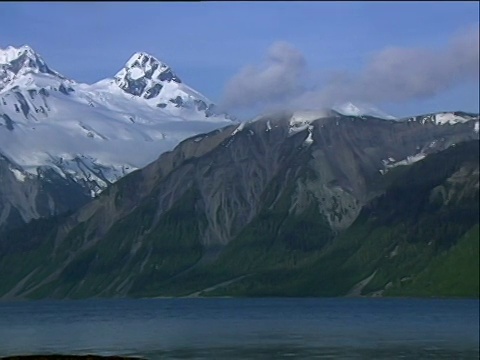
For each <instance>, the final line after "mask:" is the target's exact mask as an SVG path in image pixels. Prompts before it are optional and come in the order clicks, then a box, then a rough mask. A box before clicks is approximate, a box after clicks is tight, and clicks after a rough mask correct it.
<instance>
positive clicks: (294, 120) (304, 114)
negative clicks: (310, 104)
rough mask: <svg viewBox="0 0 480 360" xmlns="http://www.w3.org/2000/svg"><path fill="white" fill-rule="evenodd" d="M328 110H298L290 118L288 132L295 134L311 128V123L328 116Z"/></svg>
mask: <svg viewBox="0 0 480 360" xmlns="http://www.w3.org/2000/svg"><path fill="white" fill-rule="evenodd" d="M329 115H330V114H329V112H328V111H326V110H324V111H318V110H317V111H313V110H311V111H296V112H294V113H293V115H292V117H291V118H290V122H289V128H288V133H289V134H294V133H297V132H300V131H304V130H306V129H308V128H309V126H310V124H311V123H312V122H313V121H315V120H318V119H321V118H324V117H328V116H329Z"/></svg>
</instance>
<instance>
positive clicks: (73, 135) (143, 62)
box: [0, 46, 234, 195]
mask: <svg viewBox="0 0 480 360" xmlns="http://www.w3.org/2000/svg"><path fill="white" fill-rule="evenodd" d="M232 121H234V120H233V119H232V118H230V117H229V116H228V115H227V114H225V113H220V112H218V111H217V109H216V108H215V105H214V104H212V102H211V101H209V100H208V99H207V98H206V97H205V96H203V95H202V94H200V93H198V92H197V91H195V90H194V89H192V88H190V87H189V86H187V85H186V84H184V83H183V82H182V81H181V80H180V78H179V77H178V76H177V75H176V74H175V73H174V72H173V70H172V69H171V68H170V67H169V66H168V65H166V64H164V63H163V62H161V61H159V60H158V59H156V58H155V57H153V56H151V55H149V54H146V53H135V54H134V55H133V56H132V57H131V58H130V59H129V60H128V61H127V63H126V64H125V66H124V67H123V68H122V69H121V70H120V71H118V72H117V74H116V75H115V76H114V77H112V78H108V79H104V80H101V81H99V82H97V83H95V84H82V83H77V82H75V81H73V80H70V79H68V78H67V77H65V76H63V75H62V74H60V73H58V72H57V71H55V70H53V69H51V68H50V67H49V66H48V65H47V64H46V62H45V61H44V60H43V59H42V57H41V56H40V55H39V54H37V53H36V52H35V51H33V50H32V49H31V48H30V47H29V46H22V47H20V48H14V47H8V48H7V49H5V50H1V49H0V153H1V154H3V155H4V156H5V157H6V158H8V159H9V160H10V161H11V162H13V163H15V164H16V165H18V167H19V169H21V170H20V172H18V170H17V172H16V173H15V174H17V175H18V176H17V179H18V180H19V181H24V180H25V178H27V177H36V176H38V170H39V169H40V168H45V167H48V168H51V169H54V170H55V171H56V172H57V173H58V174H59V175H60V176H62V177H63V178H72V179H73V180H75V181H76V182H77V183H80V184H82V186H85V187H87V188H88V189H89V190H90V191H91V194H92V195H95V194H98V193H99V192H101V191H102V190H103V189H104V188H105V187H106V186H107V185H108V184H109V183H112V182H114V181H116V180H117V179H119V178H120V177H122V176H124V175H126V174H127V173H129V172H131V171H133V170H135V169H138V168H141V167H143V166H145V165H147V164H148V163H150V162H152V161H153V160H155V159H156V158H157V157H158V156H159V155H160V154H161V153H163V152H165V151H168V150H171V149H173V147H174V146H175V145H177V144H178V143H179V142H180V141H181V140H183V139H185V138H187V137H189V136H192V135H195V134H198V133H203V132H208V131H211V130H213V129H215V128H220V127H222V126H225V125H228V124H231V123H232Z"/></svg>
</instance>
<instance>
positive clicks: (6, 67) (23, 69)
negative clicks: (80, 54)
mask: <svg viewBox="0 0 480 360" xmlns="http://www.w3.org/2000/svg"><path fill="white" fill-rule="evenodd" d="M27 73H43V74H50V75H54V76H58V77H60V78H61V79H65V77H64V76H62V75H61V74H59V73H58V72H56V71H54V70H52V69H50V68H49V67H48V65H47V64H46V63H45V61H44V60H43V59H42V57H41V56H40V55H39V54H38V53H36V52H35V51H34V50H33V49H32V48H31V47H30V46H28V45H23V46H21V47H19V48H15V47H13V46H9V47H7V48H6V49H0V79H1V81H2V82H3V83H4V84H5V83H8V82H9V81H11V80H12V79H13V78H14V77H16V76H17V77H18V76H19V75H24V74H27Z"/></svg>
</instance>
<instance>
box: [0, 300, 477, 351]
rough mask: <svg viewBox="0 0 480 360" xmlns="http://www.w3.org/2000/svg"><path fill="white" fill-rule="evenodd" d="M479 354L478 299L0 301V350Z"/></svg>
mask: <svg viewBox="0 0 480 360" xmlns="http://www.w3.org/2000/svg"><path fill="white" fill-rule="evenodd" d="M39 353H42V354H49V353H64V354H67V353H68V354H87V353H88V354H99V355H129V356H142V357H146V358H148V359H278V358H298V359H308V358H310V359H315V358H319V359H443V358H444V359H478V358H479V301H478V300H439V299H436V300H431V299H428V300H427V299H365V298H360V299H353V298H340V299H202V298H184V299H148V300H147V299H142V300H82V301H33V302H16V303H15V302H0V356H7V355H18V354H39Z"/></svg>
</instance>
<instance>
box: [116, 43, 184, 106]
mask: <svg viewBox="0 0 480 360" xmlns="http://www.w3.org/2000/svg"><path fill="white" fill-rule="evenodd" d="M114 79H115V82H116V84H117V85H118V86H119V87H120V88H121V89H122V90H123V91H125V92H127V93H129V94H131V95H134V96H142V97H144V98H146V99H150V98H154V97H156V96H157V95H158V94H159V93H160V90H161V89H162V88H163V87H164V83H170V82H172V81H173V82H175V83H177V84H180V83H181V82H182V81H181V80H180V79H179V78H178V76H177V75H175V73H174V72H173V71H172V69H171V68H170V67H169V66H168V65H166V64H165V63H163V62H161V61H159V60H158V59H156V58H155V57H154V56H152V55H150V54H147V53H145V52H137V53H135V54H133V56H132V57H131V58H130V59H129V60H128V61H127V63H126V64H125V66H124V67H123V69H122V70H120V71H119V72H118V73H117V74H116V75H115V77H114Z"/></svg>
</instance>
